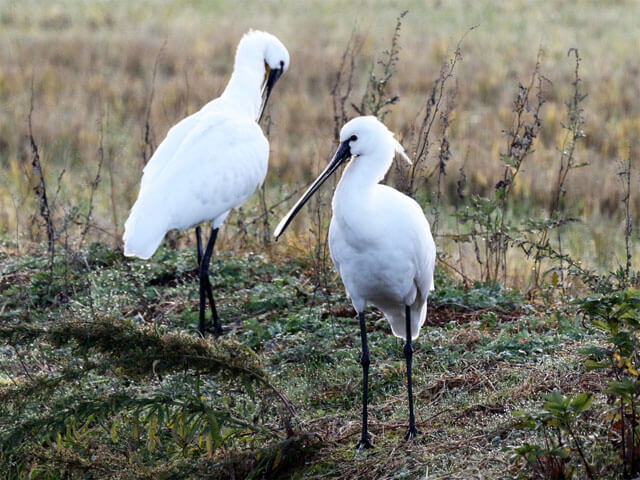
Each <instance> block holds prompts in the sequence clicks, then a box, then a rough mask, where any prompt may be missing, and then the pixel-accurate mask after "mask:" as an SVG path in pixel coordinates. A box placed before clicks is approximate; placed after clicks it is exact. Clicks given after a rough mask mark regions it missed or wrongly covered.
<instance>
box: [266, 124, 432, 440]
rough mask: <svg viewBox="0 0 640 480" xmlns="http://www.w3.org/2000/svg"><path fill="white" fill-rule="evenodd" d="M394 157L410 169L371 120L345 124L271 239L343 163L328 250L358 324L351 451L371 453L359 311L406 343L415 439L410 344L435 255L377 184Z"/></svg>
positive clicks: (417, 222)
mask: <svg viewBox="0 0 640 480" xmlns="http://www.w3.org/2000/svg"><path fill="white" fill-rule="evenodd" d="M394 152H397V153H399V154H400V155H402V156H403V157H404V158H405V159H406V160H407V161H408V162H409V163H411V161H410V160H409V157H407V155H406V154H405V152H404V149H403V148H402V146H401V145H400V143H398V141H396V139H395V138H394V137H393V133H391V132H390V131H389V130H388V129H387V127H385V126H384V125H383V124H382V123H381V122H380V121H378V120H377V119H376V118H375V117H372V116H366V117H358V118H354V119H353V120H351V121H349V122H348V123H347V124H345V125H344V127H342V130H341V131H340V146H339V147H338V150H337V152H336V153H335V155H334V157H333V159H332V160H331V162H330V163H329V165H328V166H327V167H326V168H325V170H324V171H323V172H322V173H321V174H320V176H319V177H318V178H317V179H316V180H315V181H314V182H313V184H311V186H310V187H309V189H308V190H307V191H306V192H305V193H304V195H303V196H302V197H301V198H300V200H298V202H297V203H296V204H295V205H294V207H293V208H292V209H291V211H290V212H289V213H288V214H287V215H286V216H285V217H284V218H283V219H282V220H281V221H280V223H279V224H278V226H277V227H276V230H275V232H274V235H275V236H276V238H277V237H279V236H280V235H281V234H282V232H283V231H284V229H285V228H286V227H287V225H288V224H289V222H291V220H292V219H293V217H294V216H295V215H296V213H297V212H298V211H299V210H300V209H301V208H302V206H303V205H304V204H305V203H306V202H307V200H309V198H311V196H312V195H313V194H314V193H315V192H316V190H318V189H319V188H320V186H321V185H322V184H323V183H324V181H325V180H327V178H329V177H330V176H331V174H332V173H333V172H335V171H336V170H337V168H338V167H339V166H340V165H341V164H342V163H344V162H346V161H347V160H349V159H351V162H350V163H349V165H347V167H346V168H345V170H344V173H343V174H342V178H341V179H340V182H339V183H338V186H337V188H336V191H335V193H334V195H333V202H332V207H333V216H332V218H331V224H330V226H329V249H330V252H331V258H332V260H333V263H334V265H335V267H336V269H337V270H338V273H340V277H341V278H342V281H343V283H344V285H345V288H346V290H347V295H348V296H349V298H350V299H351V302H352V303H353V307H354V308H355V310H356V312H358V317H359V320H360V336H361V339H362V357H361V359H360V363H361V364H362V371H363V394H362V402H363V407H362V436H361V438H360V441H359V442H358V444H357V446H356V448H357V449H358V450H360V449H363V448H369V447H370V446H371V443H370V439H369V434H368V432H367V387H368V377H369V363H370V361H369V347H368V344H367V329H366V325H365V318H364V309H365V307H366V305H367V303H371V304H372V305H374V306H376V307H378V308H379V309H380V310H381V311H382V312H383V313H384V316H385V317H386V318H387V320H388V321H389V324H390V325H391V331H392V332H393V334H394V335H395V336H397V337H400V338H402V339H404V340H405V341H406V343H405V345H404V356H405V358H406V361H407V387H408V396H409V429H408V431H407V434H406V435H405V439H407V440H410V439H412V438H414V437H415V436H416V434H417V433H418V432H417V430H416V426H415V418H414V414H413V394H412V384H411V366H412V353H413V349H412V347H411V340H414V339H416V338H417V337H418V334H419V333H420V327H422V325H423V324H424V321H425V318H426V315H427V295H428V294H429V291H430V290H433V268H434V264H435V259H436V247H435V244H434V242H433V238H432V237H431V230H430V228H429V222H427V219H426V218H425V216H424V213H423V212H422V209H421V208H420V206H419V205H418V204H417V203H416V202H415V201H414V200H413V199H411V198H409V197H408V196H406V195H404V194H402V193H400V192H398V191H397V190H394V189H393V188H391V187H388V186H386V185H379V184H378V182H380V181H381V180H382V179H383V178H384V176H385V174H386V172H387V170H389V167H390V166H391V162H392V161H393V156H394Z"/></svg>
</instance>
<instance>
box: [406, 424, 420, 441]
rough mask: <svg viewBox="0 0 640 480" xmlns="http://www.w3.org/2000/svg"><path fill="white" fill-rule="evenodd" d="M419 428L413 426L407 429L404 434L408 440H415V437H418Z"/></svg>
mask: <svg viewBox="0 0 640 480" xmlns="http://www.w3.org/2000/svg"><path fill="white" fill-rule="evenodd" d="M418 433H420V432H418V429H417V428H416V427H415V426H413V427H409V429H408V430H407V433H405V434H404V439H405V440H406V441H407V442H408V441H409V440H413V439H414V438H416V437H417V436H418Z"/></svg>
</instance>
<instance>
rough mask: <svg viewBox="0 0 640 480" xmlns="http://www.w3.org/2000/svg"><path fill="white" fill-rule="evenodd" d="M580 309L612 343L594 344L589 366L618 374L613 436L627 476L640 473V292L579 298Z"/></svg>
mask: <svg viewBox="0 0 640 480" xmlns="http://www.w3.org/2000/svg"><path fill="white" fill-rule="evenodd" d="M577 303H579V305H580V307H579V311H580V312H581V313H582V314H583V315H584V316H585V317H586V318H588V319H589V321H590V323H591V325H592V326H593V327H595V328H597V329H598V330H600V331H601V332H603V333H604V334H605V335H606V340H607V343H608V344H609V346H607V347H591V348H590V349H589V350H588V353H589V354H590V358H589V359H588V360H587V361H586V362H585V366H586V367H587V368H589V369H608V370H609V371H610V372H611V374H612V376H613V377H614V379H613V380H611V381H610V382H609V384H608V388H607V391H606V393H607V394H608V395H610V397H611V399H612V403H613V405H614V408H615V409H614V411H613V412H612V413H611V415H610V419H611V424H612V428H611V439H612V442H613V443H614V445H615V446H617V447H618V448H619V450H620V452H619V453H620V458H621V461H622V465H623V475H624V477H625V478H632V476H634V475H637V474H638V473H640V429H639V428H638V416H639V415H640V412H639V411H638V400H639V396H640V381H639V380H638V369H639V368H640V339H639V336H640V292H638V291H636V290H619V291H613V292H611V293H608V294H600V295H593V296H590V297H587V298H585V299H582V300H580V301H578V302H577Z"/></svg>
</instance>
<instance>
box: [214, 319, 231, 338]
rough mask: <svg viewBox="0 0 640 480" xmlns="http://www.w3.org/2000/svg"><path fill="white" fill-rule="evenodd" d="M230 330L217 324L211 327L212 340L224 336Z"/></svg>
mask: <svg viewBox="0 0 640 480" xmlns="http://www.w3.org/2000/svg"><path fill="white" fill-rule="evenodd" d="M231 330H232V329H231V327H227V326H224V327H223V326H222V325H220V324H219V323H218V324H216V325H214V327H213V338H220V337H221V336H222V335H224V334H225V333H229V332H230V331H231Z"/></svg>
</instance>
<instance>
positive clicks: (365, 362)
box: [356, 312, 371, 450]
mask: <svg viewBox="0 0 640 480" xmlns="http://www.w3.org/2000/svg"><path fill="white" fill-rule="evenodd" d="M358 318H359V319H360V338H361V339H362V356H361V357H360V364H361V365H362V436H361V437H360V441H359V442H358V443H357V445H356V450H364V449H365V448H371V441H370V440H369V433H368V432H367V400H368V390H369V364H370V363H371V362H370V361H369V344H368V343H367V326H366V324H365V320H364V312H358Z"/></svg>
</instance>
